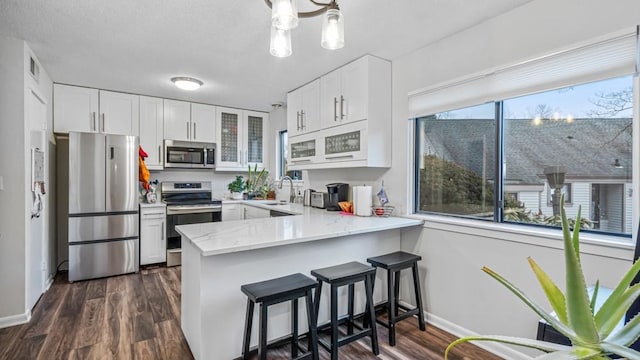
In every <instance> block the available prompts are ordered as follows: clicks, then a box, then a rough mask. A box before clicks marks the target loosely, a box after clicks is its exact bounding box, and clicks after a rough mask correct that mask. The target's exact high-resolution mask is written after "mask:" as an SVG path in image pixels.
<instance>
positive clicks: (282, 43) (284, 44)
mask: <svg viewBox="0 0 640 360" xmlns="http://www.w3.org/2000/svg"><path fill="white" fill-rule="evenodd" d="M269 52H270V53H271V55H273V56H276V57H287V56H289V55H291V31H289V30H283V29H279V28H277V27H275V26H271V44H270V46H269Z"/></svg>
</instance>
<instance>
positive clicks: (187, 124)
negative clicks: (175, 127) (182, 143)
mask: <svg viewBox="0 0 640 360" xmlns="http://www.w3.org/2000/svg"><path fill="white" fill-rule="evenodd" d="M186 124H187V140H189V122H188V121H187V122H186Z"/></svg>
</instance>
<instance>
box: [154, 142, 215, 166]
mask: <svg viewBox="0 0 640 360" xmlns="http://www.w3.org/2000/svg"><path fill="white" fill-rule="evenodd" d="M191 145H192V144H190V143H182V144H181V143H179V142H176V141H170V140H167V141H165V146H164V148H165V158H164V159H165V160H164V166H165V167H168V168H203V167H204V163H205V156H206V155H205V149H204V148H203V147H201V146H191Z"/></svg>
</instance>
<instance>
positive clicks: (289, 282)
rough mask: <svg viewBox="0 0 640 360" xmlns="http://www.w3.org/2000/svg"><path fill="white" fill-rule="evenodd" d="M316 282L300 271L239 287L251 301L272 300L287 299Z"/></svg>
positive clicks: (314, 285)
mask: <svg viewBox="0 0 640 360" xmlns="http://www.w3.org/2000/svg"><path fill="white" fill-rule="evenodd" d="M317 285H318V283H317V282H316V281H315V280H313V279H311V278H310V277H308V276H305V275H302V274H300V273H297V274H292V275H287V276H283V277H279V278H275V279H271V280H266V281H259V282H255V283H252V284H245V285H242V286H241V287H240V290H242V292H243V293H245V295H247V297H248V298H249V299H251V300H253V302H256V303H260V302H272V301H274V300H276V299H278V298H282V299H284V300H289V299H290V298H291V296H292V295H293V294H295V293H296V292H304V291H306V290H309V289H312V288H315V287H316V286H317Z"/></svg>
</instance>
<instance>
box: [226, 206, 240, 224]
mask: <svg viewBox="0 0 640 360" xmlns="http://www.w3.org/2000/svg"><path fill="white" fill-rule="evenodd" d="M242 215H243V205H242V204H238V203H222V221H233V220H242Z"/></svg>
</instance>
